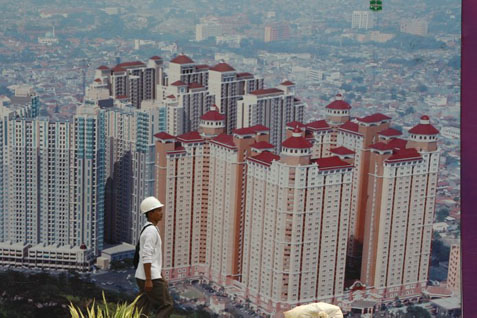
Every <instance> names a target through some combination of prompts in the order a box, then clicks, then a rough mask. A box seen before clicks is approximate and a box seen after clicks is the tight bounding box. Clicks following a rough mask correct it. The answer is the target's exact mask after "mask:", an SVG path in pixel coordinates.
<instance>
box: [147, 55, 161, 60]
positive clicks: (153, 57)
mask: <svg viewBox="0 0 477 318" xmlns="http://www.w3.org/2000/svg"><path fill="white" fill-rule="evenodd" d="M149 59H150V60H160V59H161V57H160V56H157V55H154V56H152V57H150V58H149Z"/></svg>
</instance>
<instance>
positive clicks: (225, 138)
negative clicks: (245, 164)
mask: <svg viewBox="0 0 477 318" xmlns="http://www.w3.org/2000/svg"><path fill="white" fill-rule="evenodd" d="M212 142H213V143H215V144H219V145H222V146H225V147H227V148H237V146H235V143H234V137H232V136H231V135H227V134H220V135H218V136H217V137H215V138H213V139H212Z"/></svg>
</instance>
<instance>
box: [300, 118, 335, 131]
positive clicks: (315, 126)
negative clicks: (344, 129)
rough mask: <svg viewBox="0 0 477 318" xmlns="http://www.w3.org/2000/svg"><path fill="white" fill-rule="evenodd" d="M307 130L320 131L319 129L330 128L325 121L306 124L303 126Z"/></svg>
mask: <svg viewBox="0 0 477 318" xmlns="http://www.w3.org/2000/svg"><path fill="white" fill-rule="evenodd" d="M305 126H306V128H307V129H310V130H320V129H328V128H330V126H329V125H328V123H327V122H326V120H316V121H312V122H311V123H308V124H306V125H305Z"/></svg>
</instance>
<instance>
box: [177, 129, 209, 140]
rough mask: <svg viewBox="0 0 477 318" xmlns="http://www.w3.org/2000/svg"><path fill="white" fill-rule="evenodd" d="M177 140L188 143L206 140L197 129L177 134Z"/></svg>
mask: <svg viewBox="0 0 477 318" xmlns="http://www.w3.org/2000/svg"><path fill="white" fill-rule="evenodd" d="M177 140H179V141H181V142H184V143H188V142H199V141H204V139H203V138H202V136H201V135H200V134H199V133H198V132H197V131H191V132H188V133H185V134H182V135H180V136H177Z"/></svg>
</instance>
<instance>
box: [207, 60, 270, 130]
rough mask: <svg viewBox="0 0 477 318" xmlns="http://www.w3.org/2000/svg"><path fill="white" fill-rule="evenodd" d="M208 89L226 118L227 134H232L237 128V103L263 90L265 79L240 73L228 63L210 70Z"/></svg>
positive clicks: (220, 64)
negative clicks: (247, 95) (244, 97)
mask: <svg viewBox="0 0 477 318" xmlns="http://www.w3.org/2000/svg"><path fill="white" fill-rule="evenodd" d="M208 88H209V92H210V94H211V95H214V96H215V104H216V105H217V107H218V108H219V111H220V112H221V113H222V114H224V115H225V117H226V121H225V127H226V132H227V134H231V133H232V131H233V130H234V129H235V128H237V126H236V125H237V102H238V101H239V100H240V99H241V98H242V97H243V96H244V95H246V94H249V93H251V92H253V91H257V90H260V89H263V79H262V78H257V77H255V76H254V75H252V74H250V73H238V72H237V71H236V70H235V69H234V68H233V67H231V66H230V65H228V64H227V63H219V64H217V65H215V66H213V67H211V68H210V69H209V85H208Z"/></svg>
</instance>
